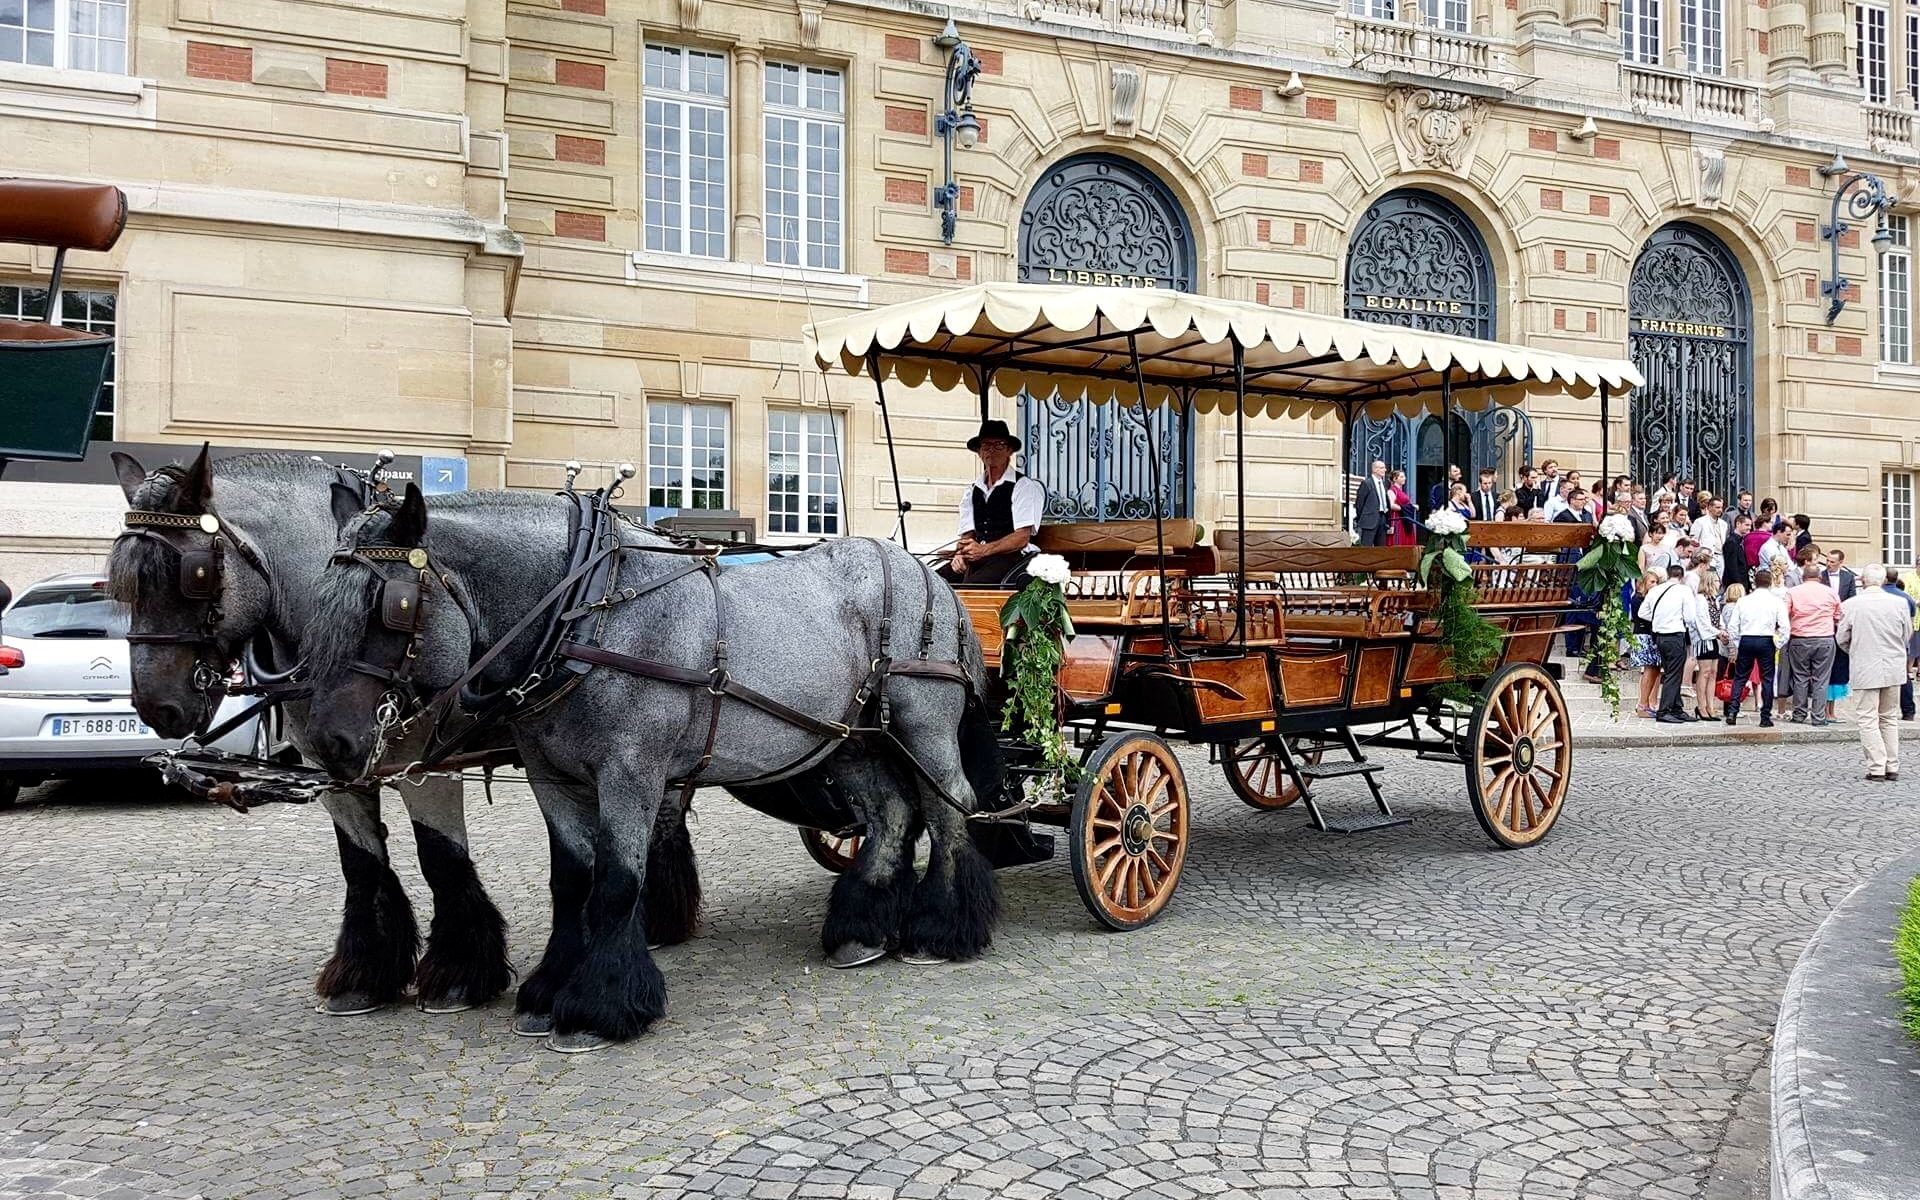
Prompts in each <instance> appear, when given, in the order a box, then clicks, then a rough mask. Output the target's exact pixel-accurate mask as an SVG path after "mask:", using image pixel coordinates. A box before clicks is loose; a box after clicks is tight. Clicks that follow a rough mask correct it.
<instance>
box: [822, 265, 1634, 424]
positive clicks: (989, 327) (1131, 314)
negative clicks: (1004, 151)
mask: <svg viewBox="0 0 1920 1200" xmlns="http://www.w3.org/2000/svg"><path fill="white" fill-rule="evenodd" d="M803 337H804V339H805V342H806V346H807V350H808V352H809V353H810V354H812V356H813V358H814V361H815V362H816V363H817V364H818V365H819V366H820V367H821V369H823V370H824V369H828V368H831V367H832V366H834V365H835V364H838V365H840V366H841V367H843V368H844V369H845V370H846V371H847V373H848V374H853V375H857V374H861V373H864V372H867V371H868V370H869V368H870V363H877V365H878V373H879V375H880V377H881V378H882V379H885V378H888V377H892V378H894V379H897V380H899V381H900V382H902V383H905V384H908V385H918V384H921V383H926V382H931V383H932V384H933V385H934V386H935V387H938V388H940V389H942V390H950V389H953V388H958V387H966V388H968V389H969V390H984V388H983V380H982V376H983V375H984V376H986V380H985V381H984V382H985V385H986V386H991V387H993V388H995V389H997V390H999V392H1000V393H1001V394H1003V395H1007V396H1012V395H1016V394H1018V393H1019V392H1021V391H1022V390H1025V391H1028V392H1031V393H1036V394H1042V395H1044V394H1047V393H1049V392H1051V391H1053V390H1055V389H1058V390H1059V391H1060V392H1061V394H1062V395H1064V396H1068V397H1081V396H1084V397H1085V398H1086V399H1087V400H1089V401H1092V402H1100V401H1105V400H1107V399H1108V398H1110V397H1118V398H1119V399H1120V400H1121V402H1122V403H1129V404H1130V403H1132V402H1133V401H1134V400H1135V399H1136V398H1137V393H1136V390H1135V389H1136V380H1135V374H1134V365H1133V357H1132V355H1133V350H1134V348H1135V347H1137V350H1138V354H1139V371H1140V379H1141V380H1143V381H1144V383H1145V385H1146V389H1147V401H1148V403H1150V404H1161V403H1165V402H1167V401H1168V400H1169V399H1172V400H1176V401H1184V400H1187V399H1191V401H1192V404H1193V406H1194V408H1196V409H1198V410H1199V411H1201V412H1226V413H1230V412H1232V411H1233V410H1234V407H1235V404H1236V397H1237V395H1239V391H1238V389H1237V388H1236V386H1235V384H1236V379H1235V370H1234V352H1235V347H1236V345H1237V346H1238V347H1240V348H1242V350H1243V353H1244V361H1245V371H1246V388H1245V395H1246V410H1247V411H1248V412H1249V413H1256V414H1260V413H1265V414H1270V415H1275V416H1278V415H1287V416H1312V415H1321V414H1328V413H1337V414H1339V415H1342V416H1346V417H1352V416H1354V415H1356V414H1362V413H1363V414H1365V415H1367V416H1370V417H1375V418H1379V417H1383V416H1386V415H1388V414H1390V413H1393V412H1401V413H1405V414H1408V415H1413V414H1417V413H1421V412H1426V411H1430V410H1432V409H1435V408H1438V407H1440V406H1441V405H1442V403H1443V402H1444V401H1446V400H1448V399H1450V400H1451V403H1452V404H1453V406H1454V407H1457V408H1463V409H1482V408H1486V407H1488V406H1490V405H1495V404H1518V403H1520V402H1521V401H1522V400H1525V399H1526V398H1527V397H1528V396H1532V395H1571V396H1574V397H1586V396H1589V395H1592V394H1594V393H1595V392H1597V391H1600V390H1601V389H1602V388H1605V389H1606V391H1607V392H1608V393H1609V394H1611V395H1616V396H1617V395H1620V394H1621V393H1624V392H1626V391H1628V390H1630V389H1632V388H1634V387H1637V386H1639V384H1640V383H1641V375H1640V372H1639V370H1638V369H1636V368H1635V367H1634V365H1633V363H1631V362H1629V361H1627V360H1625V359H1614V358H1591V357H1587V356H1584V355H1577V354H1560V353H1556V352H1553V351H1550V350H1540V349H1534V348H1532V347H1527V346H1515V345H1509V344H1505V343H1501V342H1487V341H1479V340H1476V339H1473V338H1463V337H1453V336H1449V335H1446V334H1439V333H1428V332H1424V331H1421V330H1417V329H1408V328H1404V327H1402V326H1397V325H1382V324H1374V323H1371V322H1366V321H1356V320H1350V319H1346V318H1341V317H1328V316H1321V315H1319V314H1317V313H1307V312H1299V311H1295V310H1291V309H1276V308H1268V307H1266V306H1264V305H1259V304H1248V303H1245V302H1243V301H1237V300H1220V299H1215V298H1212V297H1208V296H1195V295H1190V294H1187V293H1185V292H1173V291H1157V290H1154V289H1151V288H1115V287H1060V286H1054V285H1043V284H1021V283H988V284H977V285H975V286H972V287H966V288H961V289H958V290H955V291H948V292H942V293H940V294H938V295H935V296H929V297H926V298H924V299H920V300H910V301H907V302H905V303H901V304H890V305H887V306H885V307H883V308H875V309H870V310H868V311H866V312H862V313H856V314H853V315H850V316H845V317H837V318H834V319H832V320H827V321H819V322H815V323H813V324H810V325H808V326H806V327H805V329H804V330H803ZM1130 342H1131V345H1130Z"/></svg>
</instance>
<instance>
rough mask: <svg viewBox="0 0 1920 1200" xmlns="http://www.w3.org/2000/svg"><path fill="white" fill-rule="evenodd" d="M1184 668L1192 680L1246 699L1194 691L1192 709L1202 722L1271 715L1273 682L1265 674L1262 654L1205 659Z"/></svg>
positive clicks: (1264, 658) (1200, 688)
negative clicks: (1219, 686) (1204, 681)
mask: <svg viewBox="0 0 1920 1200" xmlns="http://www.w3.org/2000/svg"><path fill="white" fill-rule="evenodd" d="M1186 666H1187V668H1188V673H1189V674H1191V675H1193V676H1194V677H1195V678H1196V679H1210V680H1213V681H1215V682H1217V683H1224V684H1226V685H1227V686H1228V687H1230V688H1232V689H1233V690H1234V691H1236V692H1239V693H1240V694H1241V695H1242V696H1244V697H1246V698H1245V699H1244V700H1235V699H1234V698H1233V697H1232V696H1226V695H1222V694H1221V693H1219V692H1217V691H1214V690H1213V689H1212V688H1206V687H1197V688H1194V689H1193V702H1194V706H1195V707H1196V708H1197V709H1198V710H1199V712H1200V719H1201V720H1202V721H1203V722H1205V723H1207V724H1214V723H1216V722H1220V721H1246V720H1253V719H1256V718H1259V717H1271V716H1272V715H1273V683H1272V680H1271V679H1270V677H1269V676H1268V674H1267V659H1266V656H1265V655H1263V654H1249V655H1247V656H1246V657H1244V658H1218V659H1205V660H1202V661H1199V662H1193V663H1188V664H1186Z"/></svg>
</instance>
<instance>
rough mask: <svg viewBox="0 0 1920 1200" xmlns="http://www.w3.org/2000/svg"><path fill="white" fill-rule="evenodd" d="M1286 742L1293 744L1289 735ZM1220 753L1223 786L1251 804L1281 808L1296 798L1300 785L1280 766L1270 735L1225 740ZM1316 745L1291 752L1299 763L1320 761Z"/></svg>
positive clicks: (1258, 806)
mask: <svg viewBox="0 0 1920 1200" xmlns="http://www.w3.org/2000/svg"><path fill="white" fill-rule="evenodd" d="M1287 745H1288V746H1294V745H1295V743H1294V741H1293V739H1291V738H1289V739H1288V740H1287ZM1224 749H1225V753H1224V754H1223V756H1222V757H1223V759H1224V761H1223V762H1222V763H1221V766H1223V767H1225V768H1226V772H1227V786H1228V787H1230V788H1232V789H1233V794H1234V795H1236V796H1238V797H1240V799H1242V800H1244V801H1245V802H1246V803H1248V804H1249V805H1251V806H1253V807H1254V808H1262V809H1267V810H1274V809H1281V808H1285V807H1286V806H1287V805H1289V804H1292V803H1293V802H1294V801H1295V800H1298V799H1299V798H1300V789H1299V788H1297V787H1295V786H1294V785H1293V780H1291V779H1288V778H1287V773H1286V772H1285V771H1284V770H1282V769H1281V767H1280V754H1279V751H1278V750H1276V749H1275V748H1274V745H1273V739H1272V738H1270V737H1263V738H1248V739H1246V740H1245V741H1240V742H1228V743H1227V744H1226V746H1225V748H1224ZM1320 754H1321V750H1320V747H1318V746H1315V747H1314V748H1313V749H1311V750H1300V749H1295V750H1294V752H1293V756H1294V758H1295V759H1296V760H1298V761H1300V762H1303V763H1317V762H1319V761H1320Z"/></svg>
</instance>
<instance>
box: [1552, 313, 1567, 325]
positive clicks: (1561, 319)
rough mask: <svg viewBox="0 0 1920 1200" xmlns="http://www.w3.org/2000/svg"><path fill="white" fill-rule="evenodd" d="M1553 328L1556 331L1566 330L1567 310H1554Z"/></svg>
mask: <svg viewBox="0 0 1920 1200" xmlns="http://www.w3.org/2000/svg"><path fill="white" fill-rule="evenodd" d="M1553 327H1554V328H1555V329H1565V328H1566V327H1567V310H1566V309H1564V308H1556V309H1554V310H1553Z"/></svg>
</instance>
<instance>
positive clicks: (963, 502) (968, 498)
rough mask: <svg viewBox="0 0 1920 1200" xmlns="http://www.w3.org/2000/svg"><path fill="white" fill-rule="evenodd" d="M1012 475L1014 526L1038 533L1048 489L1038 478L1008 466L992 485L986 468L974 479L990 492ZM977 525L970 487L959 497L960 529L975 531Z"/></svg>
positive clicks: (962, 531)
mask: <svg viewBox="0 0 1920 1200" xmlns="http://www.w3.org/2000/svg"><path fill="white" fill-rule="evenodd" d="M1009 477H1014V481H1013V527H1014V528H1015V529H1031V530H1033V531H1035V532H1036V533H1037V532H1039V529H1040V518H1041V516H1042V515H1043V514H1045V512H1046V511H1047V489H1046V488H1045V486H1043V485H1042V484H1041V482H1040V481H1039V480H1037V479H1029V478H1028V477H1027V476H1025V475H1017V473H1016V472H1015V471H1014V470H1013V468H1011V467H1009V468H1007V473H1006V474H1005V475H1002V476H1001V477H1000V478H999V479H997V480H995V481H994V484H993V487H989V486H988V485H987V473H986V472H985V471H982V472H980V475H979V477H978V478H977V479H975V480H974V483H975V484H976V485H977V486H978V487H979V488H980V489H981V490H982V491H987V492H991V491H993V488H994V487H998V486H999V485H1000V484H1003V483H1005V482H1006V481H1007V479H1008V478H1009ZM975 524H976V522H975V520H974V516H973V488H971V487H970V488H968V489H967V494H966V495H964V496H962V497H961V498H960V532H961V533H972V532H973V529H974V525H975ZM1033 550H1034V547H1033V546H1032V545H1031V544H1029V545H1028V546H1027V548H1026V552H1027V553H1029V554H1031V553H1033Z"/></svg>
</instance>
